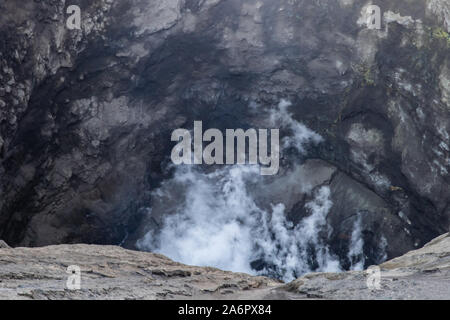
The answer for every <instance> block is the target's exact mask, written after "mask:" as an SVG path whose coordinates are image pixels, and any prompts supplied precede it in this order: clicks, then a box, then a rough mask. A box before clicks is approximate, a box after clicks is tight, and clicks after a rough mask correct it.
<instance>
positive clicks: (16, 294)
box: [0, 234, 450, 300]
mask: <svg viewBox="0 0 450 320" xmlns="http://www.w3.org/2000/svg"><path fill="white" fill-rule="evenodd" d="M449 262H450V237H449V234H446V235H443V236H441V237H439V238H437V239H435V240H433V241H432V242H430V243H429V244H427V245H426V246H425V247H424V248H422V249H419V250H416V251H412V252H409V253H408V254H406V255H404V256H402V257H399V258H396V259H394V260H392V261H388V262H386V263H384V264H382V265H381V266H380V274H379V275H380V278H379V282H377V284H374V285H373V286H371V284H372V282H371V281H370V279H369V277H370V276H371V275H372V273H368V272H364V271H352V272H344V273H313V274H308V275H306V276H304V277H302V278H299V279H297V280H295V281H293V282H290V283H287V284H284V283H282V282H280V281H276V280H272V279H269V278H265V277H252V276H249V275H247V274H243V273H232V272H225V271H221V270H219V269H215V268H208V267H204V268H200V267H193V266H186V265H182V264H179V263H175V262H173V261H171V260H169V259H168V258H166V257H164V256H162V255H155V254H152V253H144V252H137V251H129V250H125V249H123V248H120V247H114V246H97V245H60V246H50V247H43V248H15V249H11V248H9V249H8V248H2V247H1V244H0V299H21V300H27V299H38V300H43V299H52V300H54V299H90V300H92V299H133V300H134V299H158V300H172V299H227V300H237V299H246V300H248V299H251V300H263V299H389V300H391V299H419V300H426V299H450V286H448V277H449V276H450V264H449ZM73 265H77V266H78V267H79V268H80V272H81V282H80V289H79V290H69V289H68V287H67V284H66V283H67V280H68V277H69V275H70V273H67V268H68V267H69V266H73ZM367 283H369V285H368V284H367ZM378 285H379V286H378ZM418 288H420V290H419V289H418Z"/></svg>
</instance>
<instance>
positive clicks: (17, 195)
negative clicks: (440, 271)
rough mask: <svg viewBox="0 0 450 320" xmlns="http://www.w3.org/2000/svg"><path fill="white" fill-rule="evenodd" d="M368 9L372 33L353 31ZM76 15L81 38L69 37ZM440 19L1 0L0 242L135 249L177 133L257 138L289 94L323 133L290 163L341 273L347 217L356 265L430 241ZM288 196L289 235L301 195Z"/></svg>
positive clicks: (350, 6)
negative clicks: (198, 125) (322, 199)
mask: <svg viewBox="0 0 450 320" xmlns="http://www.w3.org/2000/svg"><path fill="white" fill-rule="evenodd" d="M369 3H373V4H377V5H379V6H380V7H381V9H382V15H383V19H382V20H383V21H382V29H381V30H370V29H368V28H367V27H366V26H365V25H364V23H363V22H364V19H363V16H364V12H365V7H366V6H367V5H368V4H369ZM70 4H78V5H79V6H80V8H81V10H82V23H81V26H82V29H81V30H69V29H67V28H66V19H67V17H68V15H67V14H66V13H65V9H66V7H67V6H68V5H70ZM449 12H450V4H449V2H448V1H447V0H427V1H423V0H410V1H401V0H396V1H392V0H379V1H372V2H370V1H357V0H354V1H353V0H327V1H320V0H315V1H312V0H300V1H288V0H279V1H272V0H249V1H242V0H164V1H163V0H158V1H144V0H121V1H112V0H83V1H81V0H80V1H76V0H73V1H31V0H25V1H18V0H4V1H2V2H1V3H0V43H1V44H0V48H1V49H0V177H1V179H0V238H2V239H4V240H6V241H7V242H8V243H9V244H11V245H13V246H18V245H20V246H43V245H49V244H58V243H76V242H84V243H95V244H119V243H123V244H124V245H126V246H128V247H134V244H135V240H136V239H138V238H140V237H142V235H143V234H145V232H146V231H148V230H147V229H148V228H147V229H146V227H143V221H145V219H146V216H145V212H144V211H143V210H141V208H143V207H146V206H151V201H152V199H151V195H150V191H151V190H154V189H155V188H156V187H158V186H159V184H160V182H161V181H163V180H164V179H167V178H169V177H170V176H171V172H170V171H167V170H166V163H167V161H168V155H169V154H170V148H171V145H170V143H169V142H170V134H171V132H172V130H174V129H176V128H179V127H189V126H192V122H193V120H203V121H204V123H205V124H206V125H208V126H209V127H216V128H246V127H258V126H259V125H260V124H261V123H263V119H262V115H263V114H264V113H267V112H270V110H271V109H273V108H274V107H275V106H276V105H278V103H279V101H280V99H287V100H290V101H291V102H292V106H291V107H290V109H289V110H290V112H292V114H293V115H294V118H295V119H296V120H297V121H301V122H302V123H304V124H305V125H306V126H307V127H309V128H310V129H312V130H314V131H315V132H317V133H318V134H320V135H321V136H322V138H323V142H322V143H320V144H319V145H317V146H310V147H309V148H308V150H307V153H306V155H304V156H302V157H298V159H297V160H295V161H297V162H298V163H299V164H301V166H302V168H303V169H301V170H303V171H305V170H306V171H308V170H309V171H311V170H313V172H315V173H317V174H318V175H319V177H317V176H314V177H312V178H311V179H310V180H311V181H312V184H313V187H314V188H318V187H320V186H323V185H326V186H329V188H330V190H331V197H332V202H333V207H332V209H331V210H330V214H329V215H328V217H327V220H328V221H329V223H330V225H331V226H332V230H331V233H330V235H328V237H327V241H328V242H329V244H330V247H331V248H332V251H333V252H334V253H335V254H337V255H338V256H340V258H341V260H342V261H341V262H342V264H343V265H344V266H346V267H349V265H350V264H351V261H348V260H346V258H345V256H346V255H347V252H346V251H347V250H348V243H349V241H350V238H351V234H352V227H353V225H354V223H355V219H356V217H357V216H359V217H361V223H362V236H363V238H364V254H365V255H366V256H367V262H368V263H371V262H376V260H377V255H378V254H379V253H377V248H378V247H379V244H380V243H381V242H383V241H385V242H386V256H387V257H388V258H391V257H395V256H398V255H400V254H403V253H405V252H407V251H408V250H411V249H414V248H418V247H420V246H422V245H424V244H425V243H426V242H428V241H429V240H431V239H432V238H434V237H435V236H437V235H439V234H442V233H444V232H447V231H448V228H449V217H450V173H449V171H450V158H449V155H450V139H449V132H450V61H449V57H450V55H449V52H450V36H449V33H450V15H449ZM255 106H256V107H257V108H259V109H258V110H260V112H258V113H256V114H255V112H254V111H252V110H254V107H255ZM301 170H300V171H301ZM283 175H287V176H290V177H293V179H295V178H296V177H297V176H295V175H293V176H292V175H291V173H290V172H289V171H288V169H282V172H281V174H280V176H281V177H283ZM299 177H300V176H299ZM302 177H303V176H302ZM290 188H291V186H289V187H286V189H290ZM290 191H291V190H284V189H283V187H282V186H281V187H278V188H277V192H278V194H279V196H280V197H282V196H283V195H286V194H288V192H290ZM289 194H291V193H289ZM291 195H292V196H291V197H290V198H289V199H286V200H285V201H284V202H285V203H286V206H287V208H288V212H287V214H288V216H289V217H290V219H291V220H292V221H294V222H298V221H299V220H301V219H302V217H304V216H305V215H307V212H305V209H304V204H305V201H307V195H305V194H302V193H301V192H300V193H298V194H291ZM152 221H153V224H154V227H153V228H157V226H158V223H159V222H158V221H157V219H156V220H152ZM148 225H151V223H145V226H148ZM155 226H156V227H155ZM127 235H128V237H127ZM126 237H127V238H126ZM125 238H126V239H128V240H127V241H125V242H123V240H124V239H125Z"/></svg>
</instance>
